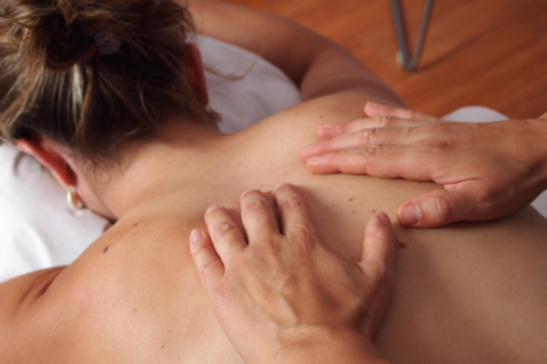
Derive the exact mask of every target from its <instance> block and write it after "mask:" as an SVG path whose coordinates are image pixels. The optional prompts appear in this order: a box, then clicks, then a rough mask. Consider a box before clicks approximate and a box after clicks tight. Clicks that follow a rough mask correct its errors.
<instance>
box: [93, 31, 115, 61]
mask: <svg viewBox="0 0 547 364" xmlns="http://www.w3.org/2000/svg"><path fill="white" fill-rule="evenodd" d="M93 39H94V40H95V44H96V45H97V48H98V49H99V55H100V56H107V55H110V54H114V53H116V52H118V50H119V49H120V47H121V45H122V41H121V40H120V38H118V37H116V36H115V35H114V34H112V33H96V34H94V35H93Z"/></svg>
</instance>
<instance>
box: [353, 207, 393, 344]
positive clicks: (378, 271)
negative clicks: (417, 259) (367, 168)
mask: <svg viewBox="0 0 547 364" xmlns="http://www.w3.org/2000/svg"><path fill="white" fill-rule="evenodd" d="M398 252H399V244H398V241H397V238H396V237H395V234H394V233H393V230H392V228H391V221H390V220H389V217H388V216H387V215H386V214H384V213H381V214H379V215H376V216H373V217H372V218H371V219H370V221H369V222H368V224H367V227H366V229H365V239H364V241H363V254H362V257H361V261H360V262H358V263H357V265H358V267H359V268H360V269H361V271H362V272H363V274H364V276H365V277H366V278H367V279H368V280H369V281H370V283H371V287H373V289H375V292H373V294H374V297H375V300H371V301H370V304H371V306H374V307H371V308H372V312H376V313H377V315H376V316H375V317H373V319H372V320H367V321H366V322H365V326H364V327H363V330H364V331H365V332H367V333H369V334H368V335H369V338H371V339H372V337H373V333H375V332H376V330H377V329H378V326H379V325H380V323H381V321H382V320H381V319H382V318H383V316H384V314H385V312H386V310H387V307H388V304H389V301H390V299H391V295H392V294H393V290H394V288H395V271H396V265H397V257H398Z"/></svg>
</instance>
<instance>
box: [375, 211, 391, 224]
mask: <svg viewBox="0 0 547 364" xmlns="http://www.w3.org/2000/svg"><path fill="white" fill-rule="evenodd" d="M378 219H379V220H380V222H381V223H382V224H384V225H385V226H387V227H391V220H390V219H389V217H388V216H387V215H386V214H384V213H383V212H382V213H381V214H380V215H378Z"/></svg>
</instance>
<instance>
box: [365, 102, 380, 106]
mask: <svg viewBox="0 0 547 364" xmlns="http://www.w3.org/2000/svg"><path fill="white" fill-rule="evenodd" d="M367 105H368V106H370V107H380V105H378V104H377V103H375V102H370V101H369V102H367Z"/></svg>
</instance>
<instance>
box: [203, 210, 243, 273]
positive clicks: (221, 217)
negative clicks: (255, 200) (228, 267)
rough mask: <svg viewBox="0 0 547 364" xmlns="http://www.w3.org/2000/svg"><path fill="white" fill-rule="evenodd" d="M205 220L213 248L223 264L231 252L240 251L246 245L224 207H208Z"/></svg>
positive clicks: (227, 260) (228, 258)
mask: <svg viewBox="0 0 547 364" xmlns="http://www.w3.org/2000/svg"><path fill="white" fill-rule="evenodd" d="M205 222H206V223H207V227H208V229H209V233H210V234H211V239H212V241H213V242H214V247H215V250H216V251H217V253H218V255H219V256H220V258H221V259H222V261H223V262H224V264H227V263H228V262H229V260H230V257H231V253H232V252H234V251H235V252H237V251H241V250H243V249H245V247H246V246H247V243H246V242H245V238H244V237H243V234H242V233H241V230H239V227H238V226H237V224H236V223H235V222H234V219H232V217H231V216H230V213H229V212H228V211H227V210H226V209H225V208H224V207H222V206H217V205H213V206H211V207H209V209H208V210H207V212H206V213H205Z"/></svg>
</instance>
